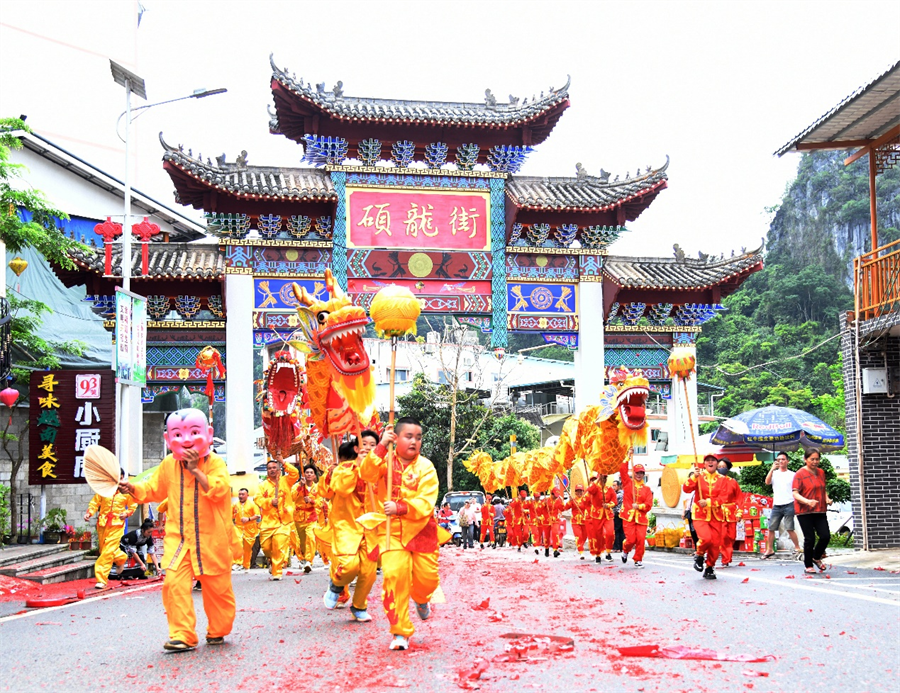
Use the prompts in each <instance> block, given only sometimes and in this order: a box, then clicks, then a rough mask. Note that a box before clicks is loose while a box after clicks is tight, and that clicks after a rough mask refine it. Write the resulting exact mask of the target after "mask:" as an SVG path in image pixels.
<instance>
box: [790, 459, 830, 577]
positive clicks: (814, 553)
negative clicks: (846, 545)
mask: <svg viewBox="0 0 900 693" xmlns="http://www.w3.org/2000/svg"><path fill="white" fill-rule="evenodd" d="M820 457H821V455H820V454H819V451H818V450H814V449H810V450H807V451H806V452H804V453H803V461H804V462H805V463H806V466H805V467H803V469H801V470H800V471H799V472H797V473H796V474H794V484H793V490H794V513H795V514H796V515H797V521H798V522H799V523H800V529H802V530H803V563H804V564H805V565H806V572H807V573H815V572H816V570H815V568H813V564H815V566H816V568H818V569H819V571H820V572H823V573H824V572H825V571H826V570H828V566H826V565H825V563H824V562H823V561H822V556H824V555H825V549H826V548H828V542H829V541H830V540H831V531H830V530H829V529H828V518H827V517H826V513H827V512H828V506H829V505H831V498H829V497H828V491H826V490H825V472H824V471H823V470H821V469H819V459H820Z"/></svg>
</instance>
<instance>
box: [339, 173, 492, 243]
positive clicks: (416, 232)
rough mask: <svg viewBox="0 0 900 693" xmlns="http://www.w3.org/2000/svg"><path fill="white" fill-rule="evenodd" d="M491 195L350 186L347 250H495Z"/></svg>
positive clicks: (348, 192) (484, 193)
mask: <svg viewBox="0 0 900 693" xmlns="http://www.w3.org/2000/svg"><path fill="white" fill-rule="evenodd" d="M490 210H491V196H490V193H489V192H475V191H450V190H429V191H422V190H419V189H417V190H398V189H396V188H383V189H382V188H353V187H350V186H348V187H347V247H348V248H402V249H411V248H417V249H418V248H423V249H429V250H490V249H491V216H490Z"/></svg>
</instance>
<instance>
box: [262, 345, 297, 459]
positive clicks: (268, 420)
mask: <svg viewBox="0 0 900 693" xmlns="http://www.w3.org/2000/svg"><path fill="white" fill-rule="evenodd" d="M304 382H305V374H304V373H303V370H302V369H301V366H300V364H299V363H298V362H297V360H296V359H295V358H294V357H293V356H292V355H291V352H289V351H276V352H275V357H274V358H273V359H272V360H271V361H269V365H268V366H267V367H266V371H265V373H264V375H263V393H262V396H263V405H262V420H263V431H264V432H265V434H266V441H267V447H268V449H269V451H270V452H272V454H275V453H281V454H282V455H283V456H284V457H287V456H288V454H289V452H290V448H291V444H292V443H293V441H294V439H295V438H296V437H297V436H298V435H299V433H300V400H301V396H302V394H303V385H304Z"/></svg>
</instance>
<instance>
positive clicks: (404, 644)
mask: <svg viewBox="0 0 900 693" xmlns="http://www.w3.org/2000/svg"><path fill="white" fill-rule="evenodd" d="M390 649H392V650H408V649H409V638H407V637H405V636H403V635H395V636H394V639H393V640H391V644H390Z"/></svg>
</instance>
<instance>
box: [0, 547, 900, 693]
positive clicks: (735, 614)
mask: <svg viewBox="0 0 900 693" xmlns="http://www.w3.org/2000/svg"><path fill="white" fill-rule="evenodd" d="M746 563H747V565H746V566H744V567H735V568H729V569H727V570H721V571H720V572H719V579H718V580H717V581H715V582H713V581H706V580H703V579H701V578H700V576H699V573H696V572H694V570H693V569H692V567H691V564H690V559H689V558H688V557H686V556H680V555H672V554H660V553H653V552H648V553H647V555H646V557H645V562H644V568H643V569H636V568H634V567H633V566H632V565H631V564H630V563H629V564H628V566H623V565H622V563H621V562H620V561H619V559H618V557H616V560H615V562H614V563H612V564H604V565H597V564H595V563H593V562H590V561H587V560H586V561H580V560H578V559H577V557H576V556H575V555H574V554H572V553H567V554H566V555H564V556H562V557H560V558H558V559H553V558H549V559H546V558H544V557H543V555H541V556H540V557H538V556H535V555H534V553H533V552H531V551H528V552H523V553H517V552H516V551H514V550H511V549H508V548H507V549H498V550H490V549H487V550H485V551H479V550H477V549H476V550H474V551H471V550H470V551H465V552H462V551H460V550H458V549H456V548H455V547H447V548H444V549H443V550H442V557H441V579H442V589H443V592H444V595H445V597H446V603H443V604H438V605H437V606H436V609H435V615H434V617H433V618H432V619H431V620H429V621H428V622H426V623H420V622H418V621H417V620H416V618H415V615H413V619H414V622H415V625H416V628H417V632H416V634H415V635H414V636H413V638H412V647H411V649H410V650H409V651H407V652H389V651H388V650H387V645H388V642H389V636H388V634H387V620H386V618H385V616H384V613H383V611H382V610H381V605H380V599H379V598H378V595H379V593H380V592H379V590H380V581H379V583H377V584H376V588H375V590H373V594H374V595H375V598H373V599H371V600H370V611H371V613H372V614H373V616H374V617H375V619H374V621H373V622H372V623H368V624H361V623H353V622H351V621H350V620H349V614H348V612H347V610H346V609H340V610H335V611H326V610H325V609H324V607H323V606H322V594H323V592H324V590H325V586H326V579H327V578H326V574H325V571H324V569H323V568H322V567H321V566H318V564H317V568H316V569H315V570H314V571H313V573H311V574H310V575H303V574H302V573H299V572H298V571H296V570H294V571H292V572H293V573H294V574H293V575H288V576H287V577H286V578H285V580H284V581H283V582H280V583H273V582H269V581H268V580H267V579H266V575H265V573H264V572H263V571H253V572H251V573H250V574H249V575H235V576H234V584H235V592H236V595H237V600H238V615H237V621H236V624H235V632H234V633H233V635H232V636H230V637H229V638H228V642H227V644H226V645H225V646H222V647H218V648H209V647H206V646H201V647H199V648H198V649H197V650H196V651H194V652H190V653H177V654H165V653H164V652H163V651H162V648H161V646H162V643H163V642H164V641H165V640H166V638H167V630H166V622H165V615H164V613H163V609H162V603H161V599H160V594H159V587H158V586H144V587H140V588H137V589H134V590H130V591H122V592H116V593H115V594H112V595H108V596H106V597H105V598H102V597H101V598H95V599H89V600H86V601H83V602H79V603H77V604H73V605H69V606H65V607H61V608H55V609H43V610H38V611H35V612H31V613H25V614H18V615H12V616H6V617H4V618H2V619H0V642H2V655H3V656H2V660H0V662H2V664H0V690H8V691H16V692H26V691H44V690H56V691H97V690H100V689H116V690H120V691H121V690H126V691H128V690H138V689H140V690H144V691H151V692H153V691H200V690H203V691H220V690H221V691H234V690H252V691H259V690H265V689H266V688H269V687H271V688H273V689H278V690H283V689H285V688H286V687H287V688H288V689H302V690H304V691H341V692H346V691H354V690H360V691H363V690H373V691H375V690H377V691H384V690H390V689H393V688H399V689H404V688H405V689H408V690H412V691H454V690H460V689H476V688H478V689H480V690H482V691H520V690H539V691H612V690H614V691H710V692H713V691H715V692H716V693H720V692H722V691H747V690H752V691H754V693H755V692H762V691H792V692H799V691H816V693H824V692H825V691H841V692H842V693H852V692H855V691H897V690H898V683H897V682H898V679H900V677H898V672H897V669H898V663H897V652H898V650H900V647H898V646H900V618H898V616H900V575H895V574H891V573H888V572H880V571H874V570H863V569H858V568H856V569H854V568H846V567H841V568H837V567H835V568H834V569H833V570H832V571H830V573H829V575H830V579H826V578H825V577H823V576H819V575H817V576H815V577H814V578H810V579H807V578H806V577H805V576H804V575H803V574H802V566H801V565H800V564H798V563H796V562H793V563H788V562H784V563H772V562H771V561H766V562H765V563H762V562H760V561H758V560H755V559H746ZM488 599H489V604H487V605H486V606H485V608H482V609H475V608H473V607H476V606H479V605H481V604H482V603H483V602H484V601H485V600H488ZM200 601H201V598H200V595H199V594H198V595H196V603H197V607H198V612H199V620H200V626H201V640H202V635H203V630H202V628H203V626H204V623H205V619H204V617H203V615H202V609H201V604H200ZM510 633H524V634H532V635H553V636H564V637H565V638H571V639H573V640H574V647H573V648H572V649H571V650H570V651H566V649H565V648H562V650H561V651H552V650H551V651H547V650H546V649H543V648H542V647H541V646H540V645H538V647H537V649H531V650H528V651H525V652H523V653H522V654H523V656H524V657H526V659H520V660H518V661H511V662H503V661H498V660H500V659H503V658H504V657H508V656H509V653H506V652H505V646H506V645H508V644H509V643H510V640H509V639H504V638H503V637H501V636H503V635H504V634H510ZM125 642H127V643H128V645H127V646H126V645H124V644H123V643H125ZM520 644H521V643H520ZM654 644H656V645H661V646H690V647H698V648H700V647H702V648H711V649H714V650H717V651H722V652H725V653H732V654H743V655H754V656H761V655H768V654H770V655H774V657H775V659H774V660H770V661H765V662H762V663H747V662H731V661H687V660H673V659H661V658H643V657H623V656H621V655H620V654H619V653H618V651H617V650H616V647H617V646H635V645H654Z"/></svg>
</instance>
